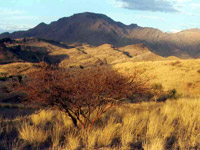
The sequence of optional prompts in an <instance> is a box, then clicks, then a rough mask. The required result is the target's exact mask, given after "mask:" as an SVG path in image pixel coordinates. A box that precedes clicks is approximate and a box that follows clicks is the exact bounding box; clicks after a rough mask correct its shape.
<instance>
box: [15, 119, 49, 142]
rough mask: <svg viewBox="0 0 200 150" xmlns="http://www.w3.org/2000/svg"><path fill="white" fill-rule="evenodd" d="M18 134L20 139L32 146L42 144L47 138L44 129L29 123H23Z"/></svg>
mask: <svg viewBox="0 0 200 150" xmlns="http://www.w3.org/2000/svg"><path fill="white" fill-rule="evenodd" d="M18 132H19V138H20V139H23V140H25V141H27V142H28V143H30V144H34V145H38V144H41V143H44V142H45V141H46V139H47V137H48V133H47V132H46V131H45V129H44V128H42V127H37V126H34V125H30V122H23V123H22V124H21V126H20V127H19V129H18Z"/></svg>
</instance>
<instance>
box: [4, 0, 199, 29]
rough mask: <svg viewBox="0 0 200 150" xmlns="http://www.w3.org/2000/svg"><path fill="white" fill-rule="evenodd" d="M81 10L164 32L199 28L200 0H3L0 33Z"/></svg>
mask: <svg viewBox="0 0 200 150" xmlns="http://www.w3.org/2000/svg"><path fill="white" fill-rule="evenodd" d="M82 12H94V13H101V14H105V15H107V16H108V17H111V18H112V19H113V20H115V21H120V22H122V23H124V24H126V25H129V24H131V23H134V24H138V25H139V26H142V27H153V28H158V29H160V30H161V31H163V32H179V31H181V30H185V29H191V28H200V0H0V33H2V32H13V31H18V30H27V29H30V28H33V27H35V26H37V25H38V24H39V23H41V22H44V23H47V24H49V23H51V22H52V21H56V20H58V19H59V18H61V17H68V16H71V15H73V14H76V13H82Z"/></svg>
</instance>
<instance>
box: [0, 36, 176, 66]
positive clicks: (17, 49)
mask: <svg viewBox="0 0 200 150" xmlns="http://www.w3.org/2000/svg"><path fill="white" fill-rule="evenodd" d="M171 59H172V60H175V59H176V57H175V56H173V58H171ZM177 59H178V58H177ZM162 60H168V58H164V57H162V56H159V55H157V54H155V53H153V52H151V51H150V50H149V49H148V47H146V46H145V45H144V44H142V43H141V44H135V45H128V46H124V47H119V48H116V47H114V46H113V45H111V44H103V45H100V46H91V45H88V44H78V43H76V44H71V45H66V44H64V43H60V42H55V41H50V40H44V39H40V38H21V39H15V40H11V39H9V38H7V39H2V40H0V64H9V63H15V62H29V63H38V62H41V61H45V62H47V63H50V64H52V63H53V64H59V65H65V66H66V65H67V66H71V67H72V66H90V65H101V64H117V63H121V62H127V61H162Z"/></svg>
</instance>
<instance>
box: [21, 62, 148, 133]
mask: <svg viewBox="0 0 200 150" xmlns="http://www.w3.org/2000/svg"><path fill="white" fill-rule="evenodd" d="M139 76H140V75H139V73H138V72H137V71H136V72H134V73H133V74H129V75H123V74H120V73H118V72H117V71H115V70H113V69H112V68H111V67H109V66H99V67H88V68H84V69H77V68H76V69H64V68H59V67H57V66H49V65H47V64H43V65H42V67H41V69H40V70H38V71H35V72H32V73H30V74H29V75H28V77H27V79H26V80H24V81H23V82H21V83H20V84H19V89H20V90H22V91H24V92H25V93H26V97H25V102H27V103H31V104H36V105H40V106H43V107H45V108H54V109H59V110H61V111H64V112H65V113H66V114H67V115H68V116H69V117H71V119H72V121H73V124H74V126H76V127H78V125H79V124H80V125H81V126H82V128H84V129H87V130H88V129H90V128H91V127H92V126H93V124H94V122H95V121H96V120H98V119H99V118H100V117H101V116H102V114H103V113H105V112H106V111H108V110H109V109H110V108H111V107H112V106H114V105H117V104H119V102H120V101H121V100H123V99H126V98H127V97H130V96H131V95H133V94H138V93H146V92H147V91H148V86H147V84H148V83H147V82H146V80H143V79H142V78H140V77H139Z"/></svg>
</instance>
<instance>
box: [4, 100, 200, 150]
mask: <svg viewBox="0 0 200 150" xmlns="http://www.w3.org/2000/svg"><path fill="white" fill-rule="evenodd" d="M51 113H53V115H54V116H53V117H52V116H51V117H50V118H49V119H41V118H40V117H41V116H42V115H38V114H37V115H36V116H37V117H38V118H40V119H38V120H40V121H36V122H37V123H33V122H32V116H33V115H31V116H30V117H27V118H24V119H23V118H21V119H22V120H23V121H21V123H20V120H19V119H18V123H19V127H18V128H17V129H18V130H17V131H18V139H23V141H24V142H25V143H29V144H31V145H35V146H38V147H39V146H40V145H41V144H42V143H45V142H47V141H49V142H50V143H51V144H50V145H49V146H50V147H51V149H53V150H57V149H58V150H59V149H67V150H68V149H69V150H71V149H72V150H73V149H74V150H76V149H79V148H81V149H89V150H90V149H91V150H93V149H122V150H128V149H137V148H138V149H139V148H140V149H141V148H143V149H144V150H147V149H148V150H167V149H180V150H186V149H199V148H200V117H199V114H200V99H199V98H196V99H195V98H193V99H192V98H182V99H179V100H168V101H166V102H162V103H156V102H149V103H148V102H145V103H144V102H143V103H139V104H123V105H122V106H118V107H113V109H112V110H110V111H108V112H107V113H105V114H104V115H103V116H102V117H101V118H100V120H98V121H97V122H95V125H94V127H93V128H91V130H89V131H88V132H87V131H83V130H81V129H78V128H75V127H73V124H72V123H71V122H70V119H69V117H67V116H66V115H65V114H64V113H60V112H57V111H52V112H50V111H49V110H47V111H46V112H43V111H41V114H46V115H47V114H51ZM46 115H44V116H46ZM42 118H45V117H42ZM36 120H37V119H36ZM42 120H43V121H44V123H41V121H42ZM47 120H48V121H47ZM9 122H10V121H9ZM9 122H7V123H9ZM9 124H10V123H9ZM14 124H16V123H14V120H13V125H14ZM11 129H13V127H12V126H11V125H7V126H5V129H3V130H5V131H6V133H11ZM48 139H49V140H48ZM22 144H23V143H22ZM48 148H49V147H48Z"/></svg>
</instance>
